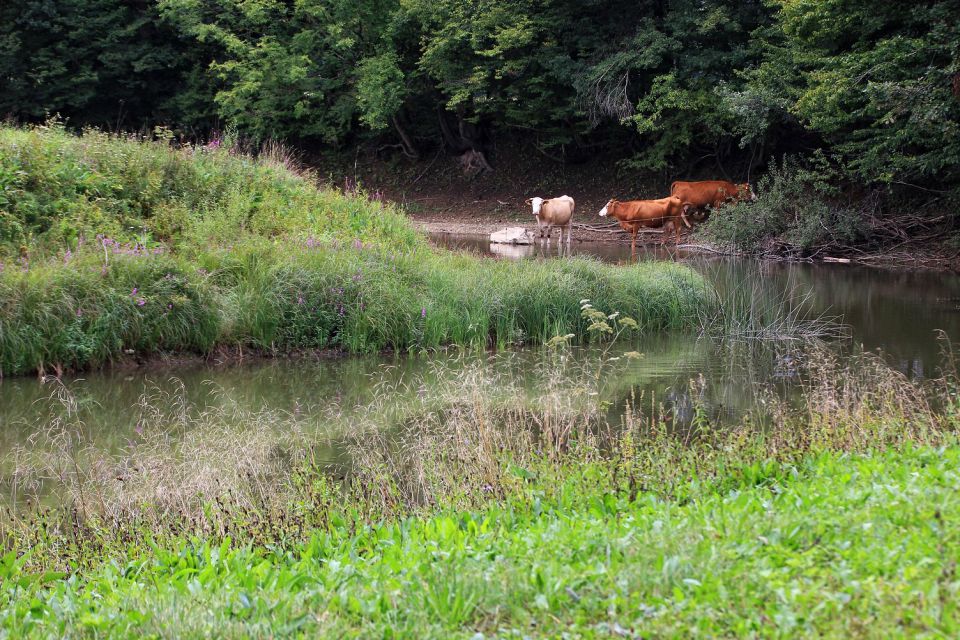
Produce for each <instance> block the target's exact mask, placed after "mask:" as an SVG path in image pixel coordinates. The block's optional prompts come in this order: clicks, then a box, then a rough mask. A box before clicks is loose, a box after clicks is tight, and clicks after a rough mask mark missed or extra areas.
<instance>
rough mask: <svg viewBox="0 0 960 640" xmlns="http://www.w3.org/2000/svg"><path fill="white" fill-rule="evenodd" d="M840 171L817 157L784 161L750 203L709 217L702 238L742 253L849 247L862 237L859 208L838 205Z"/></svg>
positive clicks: (864, 228) (730, 206)
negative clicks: (782, 248)
mask: <svg viewBox="0 0 960 640" xmlns="http://www.w3.org/2000/svg"><path fill="white" fill-rule="evenodd" d="M838 178H839V172H838V170H837V168H836V167H835V165H834V164H833V163H831V162H830V161H829V160H828V159H827V158H826V157H825V156H823V155H822V154H819V153H818V154H814V155H813V156H812V157H811V158H809V159H807V160H806V161H803V162H801V161H799V160H797V159H795V158H789V157H786V158H784V159H783V161H782V163H781V164H780V165H779V166H778V165H774V166H773V167H772V168H771V169H770V171H769V173H768V174H767V175H765V176H764V177H763V178H761V180H760V181H759V183H758V185H757V187H756V193H757V199H756V200H755V201H753V202H738V203H731V204H728V205H726V206H724V207H723V209H722V211H720V212H717V213H716V214H715V215H712V216H710V218H709V219H708V220H707V222H706V224H705V225H704V231H705V233H706V234H707V235H708V236H710V237H712V238H713V239H714V240H716V241H717V242H720V243H722V244H727V245H732V246H734V247H736V248H738V249H740V250H742V251H746V252H760V251H763V250H765V249H767V248H769V247H770V246H771V245H773V244H779V245H785V246H786V248H787V249H788V250H793V251H799V252H809V251H810V250H812V249H814V248H817V247H831V246H842V245H850V244H853V243H855V242H857V241H859V240H862V239H864V238H865V237H866V235H867V226H866V223H865V221H864V219H863V215H862V213H861V211H860V210H859V208H858V207H857V206H856V205H855V204H854V205H851V204H848V203H843V202H841V201H840V190H839V188H838V187H837V186H836V185H837V184H838Z"/></svg>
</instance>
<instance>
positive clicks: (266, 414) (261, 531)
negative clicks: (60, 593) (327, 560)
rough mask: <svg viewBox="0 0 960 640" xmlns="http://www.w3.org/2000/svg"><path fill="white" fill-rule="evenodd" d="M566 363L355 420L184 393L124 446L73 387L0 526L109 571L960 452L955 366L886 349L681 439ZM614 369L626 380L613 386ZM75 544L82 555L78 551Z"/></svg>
mask: <svg viewBox="0 0 960 640" xmlns="http://www.w3.org/2000/svg"><path fill="white" fill-rule="evenodd" d="M561 355H562V354H558V357H557V358H556V360H554V361H553V362H552V364H546V365H544V366H546V367H548V369H549V370H548V371H543V372H539V373H538V375H539V376H541V377H545V378H546V379H550V380H552V381H554V382H555V384H551V385H545V386H544V388H543V389H542V390H541V392H540V393H539V394H538V395H537V397H536V398H533V399H531V398H529V394H528V393H527V392H526V391H525V390H523V389H522V388H520V387H519V386H518V385H519V384H520V383H519V382H518V381H517V380H516V379H515V378H513V379H507V378H505V377H503V376H501V375H498V374H496V373H495V372H492V371H491V370H490V369H489V368H487V367H485V366H483V365H482V364H481V363H474V364H471V365H469V366H466V367H464V368H463V369H458V370H457V375H450V374H449V373H448V374H446V375H436V374H427V375H431V376H432V377H436V378H438V379H441V380H442V382H441V383H440V387H439V388H438V389H436V390H435V391H434V393H432V394H431V397H430V399H429V400H423V401H421V402H419V403H418V402H412V403H409V404H407V405H405V406H404V407H403V408H402V409H400V410H392V409H389V408H387V407H385V406H384V405H383V403H382V402H381V401H379V400H377V399H374V400H372V401H371V402H370V404H369V405H368V406H366V407H362V408H358V409H357V410H356V411H353V412H352V413H351V415H350V417H349V420H348V421H343V420H334V419H332V418H329V417H328V418H325V417H323V416H320V417H316V416H314V417H312V418H311V417H308V416H306V415H297V414H286V413H277V412H271V411H258V410H243V409H239V408H231V409H222V408H220V409H208V410H205V411H202V412H200V413H191V412H187V411H185V410H184V409H183V402H182V399H181V398H180V396H179V395H177V394H173V395H169V394H167V395H163V394H161V395H151V396H146V397H144V399H143V400H142V401H141V402H140V404H139V405H138V406H137V407H135V408H133V410H134V411H136V412H138V416H139V418H138V421H137V422H138V430H137V433H136V434H135V436H134V437H133V438H132V439H131V440H130V442H129V443H128V444H127V445H126V446H124V447H123V448H122V450H120V451H110V450H104V449H102V448H99V447H96V446H94V445H93V439H92V438H91V437H90V436H89V435H85V434H88V433H89V428H90V427H89V425H87V424H86V423H84V422H83V421H82V420H81V419H80V418H79V415H80V414H79V412H77V410H76V406H75V404H74V403H73V401H72V399H71V398H70V396H69V394H66V393H65V390H64V391H63V392H58V394H57V396H56V398H55V399H54V400H55V402H58V403H61V404H62V406H63V409H62V410H61V411H59V412H55V413H54V414H53V416H54V417H52V418H51V419H49V420H48V421H47V422H45V423H44V424H43V425H41V426H40V428H39V430H38V431H37V433H36V434H35V436H34V437H33V438H31V439H30V441H29V443H28V444H26V445H23V446H20V447H18V448H17V449H16V450H15V451H14V452H13V453H12V454H11V457H10V459H8V460H6V461H5V462H6V464H5V466H6V467H7V469H8V473H9V474H10V477H11V478H12V480H11V481H10V482H11V483H12V485H15V486H16V487H17V488H19V496H20V497H19V498H18V500H19V501H20V502H19V503H18V504H16V505H14V506H15V509H14V517H13V520H11V521H7V522H6V523H4V522H0V540H2V541H3V542H4V543H5V544H6V545H7V546H8V548H10V547H12V548H20V549H26V548H28V547H29V548H32V549H34V550H35V555H34V557H33V561H34V562H39V563H41V564H45V565H57V566H58V565H60V563H63V562H65V561H66V560H67V559H69V558H71V557H72V558H73V559H74V560H76V561H78V562H80V561H98V559H99V557H100V554H102V553H104V552H105V551H107V550H108V549H112V548H123V547H124V546H125V545H126V544H127V543H128V542H130V540H131V538H130V536H131V535H133V536H136V535H137V534H136V533H135V532H136V531H137V530H143V531H149V532H150V534H151V535H156V536H167V535H174V536H176V535H181V534H187V535H215V536H227V535H229V536H231V537H234V539H240V540H250V541H253V542H256V543H258V544H275V543H278V542H279V541H283V540H290V539H301V538H304V537H307V536H309V535H310V532H311V531H313V530H315V529H316V528H321V529H323V528H325V527H327V526H329V525H330V523H331V519H336V518H341V517H345V514H346V515H349V514H353V515H351V516H349V517H351V518H357V519H359V520H361V521H369V520H378V519H383V518H387V519H394V518H399V517H405V516H407V515H411V514H423V513H429V512H432V511H434V510H436V509H437V508H451V509H456V510H461V511H462V510H472V509H477V508H481V507H482V506H483V505H484V504H486V503H487V502H489V501H490V500H496V501H501V500H510V499H512V498H516V497H518V496H521V495H525V491H526V488H525V487H526V486H527V483H528V481H529V480H531V479H533V478H534V477H538V478H544V477H552V478H556V480H557V483H558V486H560V485H562V484H563V483H564V482H565V481H566V479H568V478H569V477H571V476H577V475H578V474H579V471H578V470H579V469H581V468H583V467H584V465H588V466H589V465H592V466H591V468H592V469H593V471H592V473H594V474H600V475H594V476H593V481H594V482H599V483H600V484H602V485H603V486H608V487H610V490H611V491H618V492H619V491H627V492H630V493H632V494H634V495H635V494H637V493H638V492H646V493H650V494H653V495H656V496H659V497H661V498H664V499H682V498H684V494H685V492H688V491H690V490H691V486H692V485H691V483H694V484H695V485H696V486H700V487H716V488H717V490H720V491H725V490H726V489H728V488H730V487H732V486H733V485H734V484H736V485H737V486H739V485H740V484H742V483H743V482H747V483H748V484H762V483H766V482H771V481H773V480H776V479H777V478H781V477H782V474H788V473H790V468H791V465H795V464H798V463H799V461H801V460H802V459H804V458H807V457H809V456H811V455H818V454H819V453H822V452H827V451H833V452H844V453H848V454H853V453H868V452H871V451H876V450H882V449H902V448H904V447H906V448H909V447H915V446H926V447H940V446H946V445H950V444H951V443H953V444H955V443H956V435H957V430H958V429H960V404H958V401H957V396H956V391H957V389H958V380H960V379H958V377H957V372H956V371H955V370H948V371H946V372H945V373H944V375H943V377H942V378H940V379H937V380H932V381H928V382H925V383H920V382H914V381H910V380H908V379H907V378H905V377H904V376H903V374H901V373H899V372H897V371H896V370H894V369H892V368H890V367H889V366H887V365H886V364H885V363H884V362H883V360H882V358H881V357H880V356H877V355H876V354H863V355H859V356H856V357H855V358H853V359H852V360H841V359H838V358H837V357H836V356H834V355H831V354H830V353H829V352H827V351H823V350H820V349H819V348H817V347H814V348H812V350H811V352H810V354H809V356H808V357H807V358H806V359H805V361H806V362H807V363H808V364H807V367H808V369H807V370H806V371H805V373H804V380H805V382H804V383H803V391H802V402H800V403H788V402H786V401H783V400H779V399H778V397H777V396H775V395H773V394H771V395H770V396H769V398H768V400H767V402H766V403H765V408H764V411H765V415H763V416H760V415H757V416H753V417H747V418H746V419H745V420H744V421H743V422H741V423H739V424H738V425H733V426H724V427H723V428H719V427H718V426H716V425H714V424H712V422H711V420H710V418H709V412H708V411H706V410H705V408H704V407H702V406H695V407H694V411H693V413H694V416H693V420H692V422H691V424H690V426H689V427H686V428H683V429H680V430H678V429H677V428H675V427H673V426H670V420H669V418H668V413H667V411H666V410H665V409H664V407H663V406H661V405H659V404H657V403H655V402H651V401H650V399H646V398H643V397H634V398H632V400H631V401H630V402H629V403H628V407H627V411H626V413H625V414H624V417H623V419H622V420H621V421H619V422H613V423H611V422H610V421H609V414H608V413H607V412H606V406H605V402H604V400H603V399H602V397H603V396H602V394H599V397H598V394H597V392H598V391H600V390H601V387H602V385H603V384H604V382H603V378H604V377H606V376H609V375H617V371H616V367H617V366H619V365H617V364H615V363H613V362H607V363H604V362H603V361H600V362H598V361H596V360H592V361H591V364H590V365H589V367H585V368H581V367H580V366H579V365H576V364H573V363H572V362H571V360H570V359H565V358H563V357H560V356H561ZM438 366H442V365H438ZM597 366H599V367H602V368H609V370H607V371H606V373H603V375H600V376H598V375H596V373H597V372H596V370H595V368H596V367H597ZM403 383H404V384H412V385H415V386H416V385H417V384H420V383H419V382H418V381H416V380H412V381H404V382H403ZM58 389H60V388H58ZM382 395H383V396H384V397H391V394H389V393H384V394H382ZM693 395H694V396H695V395H696V394H693ZM385 413H386V414H389V416H390V419H389V422H390V424H387V425H385V424H384V414H385ZM761 418H762V419H761ZM318 424H324V425H327V424H336V425H338V428H337V429H336V430H335V431H333V432H331V431H329V430H319V431H318V430H317V428H316V427H317V425H318ZM331 451H339V452H342V453H343V454H345V455H344V456H343V457H338V456H333V457H331ZM545 490H546V492H547V494H548V495H546V496H545V498H548V497H549V493H550V489H549V485H548V486H547V487H546V488H545ZM31 495H32V496H34V497H33V499H34V501H35V504H36V503H37V501H38V502H40V503H43V502H44V500H46V502H47V504H50V502H49V500H50V498H49V497H48V498H46V499H44V498H43V496H44V495H47V496H53V497H54V498H55V501H54V503H53V504H54V505H55V506H54V507H53V509H52V511H48V510H45V509H41V510H39V511H38V510H36V509H35V508H30V507H27V508H24V507H25V506H26V505H25V503H24V502H23V500H24V499H25V498H27V497H30V496H31ZM71 541H72V542H71ZM125 541H126V542H125ZM67 543H71V544H74V545H76V546H75V547H74V548H72V550H71V551H69V553H67V552H64V551H62V550H63V548H64V545H66V544H67ZM117 545H120V546H119V547H117ZM62 553H67V555H58V554H62Z"/></svg>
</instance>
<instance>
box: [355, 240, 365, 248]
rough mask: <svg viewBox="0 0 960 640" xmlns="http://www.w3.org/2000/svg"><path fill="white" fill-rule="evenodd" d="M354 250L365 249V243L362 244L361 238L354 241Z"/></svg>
mask: <svg viewBox="0 0 960 640" xmlns="http://www.w3.org/2000/svg"><path fill="white" fill-rule="evenodd" d="M353 248H354V249H363V243H362V242H360V238H357V239H356V240H354V241H353Z"/></svg>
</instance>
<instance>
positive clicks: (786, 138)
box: [0, 0, 960, 184]
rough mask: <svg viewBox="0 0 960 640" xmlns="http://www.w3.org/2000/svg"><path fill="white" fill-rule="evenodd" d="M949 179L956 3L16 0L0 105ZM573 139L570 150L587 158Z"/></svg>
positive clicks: (897, 178)
mask: <svg viewBox="0 0 960 640" xmlns="http://www.w3.org/2000/svg"><path fill="white" fill-rule="evenodd" d="M55 113H59V114H61V116H63V117H65V118H68V120H69V122H70V123H71V124H72V125H75V126H81V125H88V124H90V125H96V126H101V127H106V128H111V129H114V128H119V129H130V128H149V127H151V126H154V125H166V126H169V127H171V128H173V129H174V131H177V132H179V133H183V134H187V135H192V136H197V135H200V136H202V135H204V134H205V133H206V132H208V131H209V130H210V129H212V128H215V127H224V126H228V127H232V128H234V129H236V130H237V131H238V132H239V133H241V134H242V135H243V136H245V137H247V138H250V139H254V140H265V139H271V138H276V139H283V140H288V141H291V142H293V143H296V144H301V145H306V146H313V147H318V146H329V145H333V146H341V145H346V144H352V143H355V142H357V141H358V140H361V139H362V138H365V137H379V138H389V139H390V140H391V141H392V142H394V143H396V144H397V145H398V147H399V148H400V149H402V151H403V152H404V153H405V154H406V155H408V156H411V157H415V156H417V155H418V154H419V153H420V151H421V150H422V148H423V147H425V146H428V145H437V144H441V143H443V144H445V145H446V146H447V147H448V148H449V149H450V150H451V151H454V152H461V153H462V152H463V151H465V150H470V149H473V150H477V151H483V150H485V149H486V148H487V147H488V146H489V145H490V143H491V141H493V140H497V139H508V138H509V139H514V138H517V137H521V138H522V139H524V140H528V141H532V143H533V144H536V145H538V146H539V147H540V148H541V149H542V150H544V151H545V152H548V153H549V154H550V155H553V156H555V157H563V158H567V159H576V158H577V157H580V156H583V155H584V154H586V153H588V152H589V153H597V152H598V151H599V152H604V151H607V152H610V153H617V154H619V155H620V156H621V157H623V156H626V157H628V158H630V160H629V161H630V163H631V164H632V165H633V166H635V167H637V168H639V169H647V170H663V171H679V172H685V171H689V170H691V168H692V167H694V166H695V165H696V163H698V162H701V161H702V160H703V159H704V158H710V159H711V160H710V161H711V162H712V161H718V162H719V161H723V162H728V163H730V164H731V165H733V166H736V167H738V170H740V171H741V172H743V171H749V169H750V168H752V167H754V166H756V165H758V164H765V163H767V162H768V160H769V159H770V158H775V157H778V156H779V155H781V154H783V153H785V152H788V153H801V154H803V153H812V152H813V151H815V150H817V149H820V150H822V151H823V152H825V153H827V154H828V155H829V156H830V157H831V158H832V159H833V161H834V162H835V163H837V165H838V166H840V167H842V169H843V172H844V175H845V176H847V179H851V180H855V181H857V182H860V183H863V184H871V183H875V184H890V183H897V182H905V183H918V184H926V183H933V182H936V183H950V184H956V183H957V182H958V181H960V124H958V123H960V0H922V1H918V2H909V3H903V2H893V1H890V0H873V1H869V2H868V1H866V0H747V1H736V0H631V1H629V2H628V1H626V0H578V1H574V0H402V1H401V0H296V1H291V0H206V1H204V2H199V1H198V0H132V1H131V0H90V1H83V2H81V1H80V0H58V1H56V2H54V1H53V0H23V1H21V2H10V3H3V4H2V6H0V115H4V116H8V117H12V118H14V119H17V120H20V121H37V120H42V119H44V118H46V117H48V115H50V114H55ZM588 150H589V151H588Z"/></svg>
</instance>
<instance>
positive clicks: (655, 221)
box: [600, 196, 690, 255]
mask: <svg viewBox="0 0 960 640" xmlns="http://www.w3.org/2000/svg"><path fill="white" fill-rule="evenodd" d="M606 215H611V216H613V217H614V218H616V219H617V220H618V221H619V222H620V226H621V227H622V228H623V230H624V231H627V232H629V233H630V235H631V236H632V240H631V242H630V255H633V254H635V253H636V251H637V232H638V231H640V227H651V228H659V227H664V238H663V240H662V242H666V227H665V224H666V223H667V222H672V223H673V228H674V231H675V232H676V237H675V238H674V243H675V244H679V242H680V221H681V220H682V221H683V224H685V225H687V227H689V226H690V223H689V222H687V216H686V208H685V206H684V204H683V202H682V201H681V200H680V198H677V197H674V196H670V197H669V198H660V199H659V200H631V201H629V202H619V201H617V200H610V201H609V202H607V204H605V205H604V206H603V209H601V210H600V216H601V217H602V216H606Z"/></svg>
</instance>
